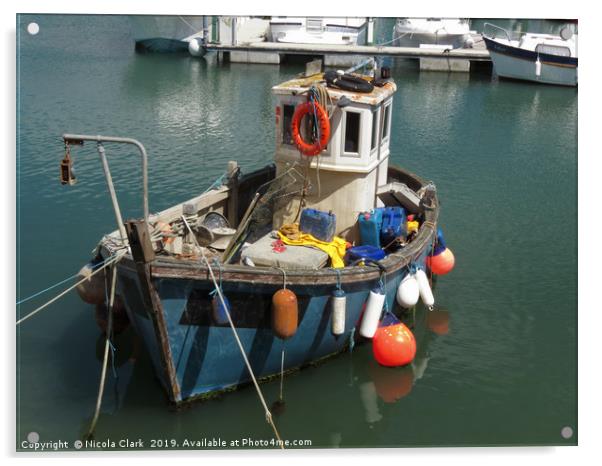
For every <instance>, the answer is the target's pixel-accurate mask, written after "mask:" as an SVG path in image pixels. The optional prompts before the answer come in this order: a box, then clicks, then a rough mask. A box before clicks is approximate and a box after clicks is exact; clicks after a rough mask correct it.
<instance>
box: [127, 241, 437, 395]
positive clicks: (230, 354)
mask: <svg viewBox="0 0 602 466" xmlns="http://www.w3.org/2000/svg"><path fill="white" fill-rule="evenodd" d="M428 250H429V249H428V248H425V250H424V251H423V252H422V254H421V255H420V257H419V258H418V259H417V260H416V261H415V263H416V264H420V265H424V260H425V257H426V255H427V253H428ZM405 273H407V269H406V268H403V269H400V270H399V271H398V273H396V274H393V275H392V276H389V275H387V276H386V285H385V286H386V296H387V297H386V303H387V306H388V307H389V309H393V306H394V305H395V294H396V291H397V287H398V286H399V283H400V281H401V279H402V278H403V276H404V275H405ZM377 284H378V280H368V281H365V282H360V283H355V284H352V285H349V286H344V289H345V292H346V296H347V307H346V322H345V333H344V334H343V335H340V336H338V337H337V336H334V335H333V334H332V332H331V325H332V322H331V309H330V297H331V295H332V292H333V290H334V287H332V286H323V285H306V286H289V287H288V288H290V289H292V290H293V291H294V292H295V294H296V295H297V298H298V302H299V327H298V329H297V332H296V334H295V335H294V336H293V337H292V338H290V339H289V340H286V341H283V340H280V339H279V338H278V337H276V336H275V335H274V333H273V332H272V330H271V326H270V322H271V320H270V312H271V311H270V309H271V299H272V295H273V294H274V292H275V291H276V290H277V289H279V288H280V286H274V285H267V284H266V285H262V284H257V283H228V282H224V283H223V290H224V294H225V296H226V297H227V298H228V300H229V301H230V304H231V314H232V318H233V321H234V324H235V325H236V328H237V331H238V334H239V336H240V339H241V342H242V344H243V347H244V349H245V352H246V354H247V356H248V358H249V361H250V363H251V366H252V368H253V371H254V372H255V375H256V376H257V377H258V378H268V377H270V376H274V375H278V374H279V373H280V363H281V350H282V349H283V347H284V349H285V364H284V368H285V370H291V369H295V368H300V367H303V366H305V365H308V364H310V363H312V362H316V361H318V360H320V359H323V358H325V357H327V356H331V355H334V354H336V353H338V352H341V351H342V350H344V349H345V348H346V347H347V346H348V344H349V342H350V339H351V338H353V333H354V329H355V328H356V326H357V325H359V322H360V319H361V316H362V312H363V310H364V306H365V303H366V300H367V298H368V294H369V292H370V290H371V289H372V288H374V287H375V286H376V285H377ZM139 285H140V283H139V280H138V276H137V274H136V271H135V270H134V269H133V268H129V267H127V266H126V267H121V268H120V270H119V288H120V289H119V293H120V295H121V296H122V298H123V300H124V303H125V306H126V309H127V312H128V317H129V318H130V321H131V322H132V324H133V326H134V328H135V330H136V332H137V333H138V335H139V336H140V337H141V338H142V339H143V341H144V344H145V345H146V348H147V350H148V352H149V353H150V356H151V359H152V361H153V365H154V367H155V370H156V373H157V376H158V378H159V379H160V380H161V382H162V384H163V385H164V387H165V388H166V390H167V392H168V393H170V398H172V401H173V402H175V403H180V402H182V401H187V400H191V399H194V398H198V397H203V396H208V395H210V394H214V393H216V392H221V391H224V390H228V389H232V388H235V387H237V386H238V385H241V384H246V383H248V382H250V376H249V373H248V371H247V369H246V367H245V365H244V362H243V359H242V357H241V354H240V351H239V349H238V347H237V345H236V343H235V340H234V337H233V334H232V330H231V328H230V327H229V325H226V326H218V325H215V324H214V322H213V320H212V317H211V296H210V294H209V293H210V292H211V291H212V286H211V283H210V282H209V281H207V280H205V281H198V280H189V279H180V278H161V279H157V280H155V281H154V283H153V285H154V287H155V289H156V291H157V295H158V297H159V300H160V303H161V307H162V313H163V319H162V320H163V321H164V327H165V328H164V330H165V333H166V336H167V345H168V347H167V348H166V347H165V345H163V344H162V342H161V338H160V334H159V333H160V332H158V329H157V325H156V323H154V321H153V318H152V315H151V314H150V313H149V312H148V311H147V310H146V309H145V307H144V304H143V300H142V298H141V296H142V289H141V288H140V286H139ZM166 353H168V354H167V357H168V360H167V361H164V360H163V358H164V357H165V356H166ZM169 364H171V365H172V367H173V370H174V375H175V380H173V379H170V377H169V376H168V375H169V371H166V370H165V369H166V365H169ZM174 382H175V384H177V390H174V387H173V385H174Z"/></svg>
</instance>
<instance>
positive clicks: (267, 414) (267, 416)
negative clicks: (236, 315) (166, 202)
mask: <svg viewBox="0 0 602 466" xmlns="http://www.w3.org/2000/svg"><path fill="white" fill-rule="evenodd" d="M182 221H183V222H184V225H186V228H188V231H189V232H190V235H191V236H192V239H193V240H194V243H195V244H196V246H197V247H198V248H199V249H200V250H201V257H202V258H203V260H204V261H205V264H206V265H207V269H208V270H209V275H210V276H211V281H212V282H213V286H214V287H215V289H216V291H217V295H218V296H219V299H220V302H221V304H222V307H223V309H224V311H226V317H227V318H228V323H229V324H230V328H231V329H232V333H233V334H234V339H235V340H236V344H237V345H238V349H239V350H240V354H241V355H242V358H243V360H244V362H245V365H246V366H247V370H248V371H249V375H250V376H251V380H253V385H255V390H256V391H257V395H258V396H259V400H260V401H261V404H262V405H263V409H264V411H265V419H266V421H267V423H268V424H269V425H270V426H271V427H272V430H273V431H274V435H276V438H277V439H278V445H279V446H280V448H282V449H283V450H284V443H283V442H282V439H281V438H280V434H279V433H278V429H277V428H276V424H274V420H273V419H272V413H271V412H270V410H269V409H268V405H267V403H266V401H265V398H264V397H263V393H262V392H261V388H259V383H257V379H256V378H255V373H254V372H253V368H252V367H251V363H250V362H249V359H248V358H247V355H246V353H245V350H244V348H243V346H242V343H241V341H240V338H239V336H238V332H237V331H236V327H235V326H234V322H233V321H232V317H231V316H230V310H229V309H228V306H227V305H226V302H225V300H224V295H223V294H222V290H221V288H220V287H219V285H218V283H217V280H216V278H215V274H214V273H213V268H212V267H211V264H210V263H209V261H208V260H207V257H206V256H205V251H204V249H203V248H202V247H201V246H200V245H199V243H198V241H197V239H196V236H195V235H194V233H193V231H192V229H191V228H190V225H189V224H188V222H187V221H186V218H185V217H184V216H182Z"/></svg>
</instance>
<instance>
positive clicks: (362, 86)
mask: <svg viewBox="0 0 602 466" xmlns="http://www.w3.org/2000/svg"><path fill="white" fill-rule="evenodd" d="M324 79H325V80H326V84H327V85H328V86H331V87H337V88H339V89H342V90H344V91H351V92H363V93H369V92H372V90H373V89H374V86H373V85H372V84H371V83H369V82H368V81H366V80H365V79H362V78H359V77H357V76H353V75H351V74H344V75H342V76H339V75H338V74H337V73H336V71H327V72H326V73H324Z"/></svg>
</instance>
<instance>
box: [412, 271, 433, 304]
mask: <svg viewBox="0 0 602 466" xmlns="http://www.w3.org/2000/svg"><path fill="white" fill-rule="evenodd" d="M416 280H417V281H418V289H419V290H420V298H421V299H422V302H423V303H424V305H425V306H426V307H428V308H432V307H433V306H434V305H435V297H434V296H433V291H432V290H431V285H429V279H428V278H427V277H426V273H424V270H422V269H418V270H417V271H416Z"/></svg>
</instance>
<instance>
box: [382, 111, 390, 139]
mask: <svg viewBox="0 0 602 466" xmlns="http://www.w3.org/2000/svg"><path fill="white" fill-rule="evenodd" d="M383 118H384V121H383V133H382V139H383V140H384V139H387V138H388V137H389V119H390V118H391V104H389V105H387V106H385V109H384V116H383Z"/></svg>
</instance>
